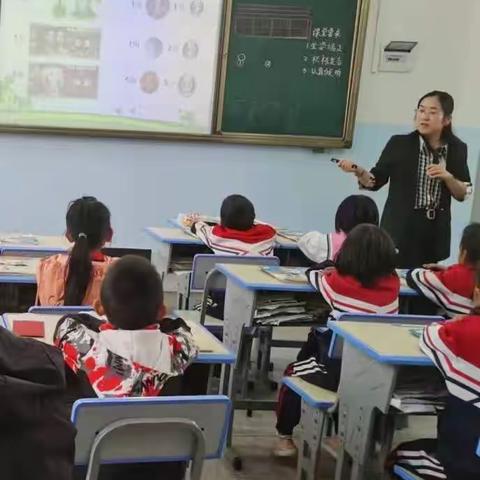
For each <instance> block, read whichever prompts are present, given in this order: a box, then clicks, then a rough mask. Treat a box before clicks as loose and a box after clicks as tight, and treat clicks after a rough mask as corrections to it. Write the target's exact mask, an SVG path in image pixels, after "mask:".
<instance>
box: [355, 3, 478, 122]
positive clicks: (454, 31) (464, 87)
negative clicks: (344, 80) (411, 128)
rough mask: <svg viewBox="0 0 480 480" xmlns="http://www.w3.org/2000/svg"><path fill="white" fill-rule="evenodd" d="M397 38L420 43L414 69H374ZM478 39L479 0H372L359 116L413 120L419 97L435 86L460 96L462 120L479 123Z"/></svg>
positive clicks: (458, 111)
mask: <svg viewBox="0 0 480 480" xmlns="http://www.w3.org/2000/svg"><path fill="white" fill-rule="evenodd" d="M377 19H378V29H377V28H376V23H377ZM392 40H410V41H418V42H419V45H418V46H417V47H416V48H417V49H418V52H417V55H418V60H417V65H416V68H415V70H414V71H413V72H412V73H409V74H396V73H382V72H376V73H374V72H373V71H374V70H376V67H377V66H378V59H379V55H380V50H381V48H383V47H384V46H385V45H387V44H388V43H389V42H390V41H392ZM479 44H480V2H479V1H478V0H371V15H370V21H369V29H368V38H367V52H366V55H365V61H364V69H363V77H362V88H361V95H360V102H359V111H358V121H360V122H370V123H389V124H403V123H405V122H408V120H409V119H411V118H413V111H414V108H415V107H416V100H417V99H418V98H419V97H420V96H421V95H422V94H423V93H426V92H427V91H430V90H434V89H436V90H446V91H448V92H450V93H451V94H452V95H453V96H454V97H455V100H456V103H457V109H456V113H455V120H456V122H457V124H458V125H461V126H473V127H479V126H480V120H479V107H480V96H479V95H478V94H477V90H478V78H479V76H480V62H479V61H478V46H479Z"/></svg>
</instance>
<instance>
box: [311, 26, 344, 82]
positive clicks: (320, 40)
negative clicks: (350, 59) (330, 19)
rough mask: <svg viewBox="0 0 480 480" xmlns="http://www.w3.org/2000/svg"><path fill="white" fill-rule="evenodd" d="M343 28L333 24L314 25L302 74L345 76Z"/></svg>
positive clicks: (331, 76)
mask: <svg viewBox="0 0 480 480" xmlns="http://www.w3.org/2000/svg"><path fill="white" fill-rule="evenodd" d="M342 36H343V35H342V30H341V28H338V27H333V26H323V25H318V26H314V27H313V29H312V38H311V39H310V41H309V42H306V50H307V51H306V52H305V54H304V55H303V64H304V65H303V66H302V74H303V75H305V76H312V77H327V78H334V79H335V78H336V79H340V78H342V76H343V69H342V66H343V65H344V64H345V63H346V62H345V61H344V58H343V54H344V49H343V44H342Z"/></svg>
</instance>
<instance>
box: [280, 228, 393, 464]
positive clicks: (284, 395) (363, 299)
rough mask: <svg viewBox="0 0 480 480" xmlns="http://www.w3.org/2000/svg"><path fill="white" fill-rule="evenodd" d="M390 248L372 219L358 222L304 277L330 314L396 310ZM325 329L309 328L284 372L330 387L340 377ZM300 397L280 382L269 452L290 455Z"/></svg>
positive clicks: (330, 388)
mask: <svg viewBox="0 0 480 480" xmlns="http://www.w3.org/2000/svg"><path fill="white" fill-rule="evenodd" d="M395 264H396V251H395V246H394V244H393V241H392V239H391V238H390V236H389V235H388V234H387V233H386V232H385V231H383V230H382V229H380V228H379V227H377V226H375V225H358V226H357V227H355V228H354V229H353V230H352V231H351V232H350V233H349V235H348V236H347V238H346V240H345V242H344V243H343V245H342V248H341V250H340V252H339V254H338V255H337V258H336V260H335V263H334V266H331V265H332V263H331V262H330V263H329V264H327V265H325V267H324V268H322V267H319V268H315V269H310V270H307V277H308V280H309V281H310V283H311V284H312V285H313V287H315V289H316V290H318V291H319V292H320V293H321V294H322V296H323V298H324V300H325V301H326V302H327V303H328V305H329V306H330V308H331V312H330V318H331V319H335V318H337V316H338V315H339V314H340V313H342V312H349V313H371V314H395V313H397V312H398V295H399V292H400V280H399V278H398V276H397V274H396V272H395ZM330 340H331V332H330V330H329V329H328V328H327V327H325V328H322V329H320V330H319V329H318V328H316V329H312V330H311V332H310V334H309V336H308V340H307V342H306V343H305V344H304V346H303V347H302V349H301V351H300V353H299V355H298V357H297V361H296V362H294V363H292V364H291V365H289V366H288V367H287V371H286V372H285V374H286V375H291V376H297V377H302V378H303V379H304V380H305V381H307V382H309V383H313V384H315V385H318V386H321V387H323V388H327V389H329V390H333V391H336V389H337V387H338V382H339V380H340V362H339V361H338V360H332V359H330V358H328V354H327V353H328V349H329V346H330ZM300 408H301V406H300V397H299V396H298V395H297V394H296V393H294V392H293V391H292V390H290V389H288V388H286V387H282V389H281V391H280V395H279V403H278V407H277V431H278V434H279V436H280V439H279V441H278V445H277V447H276V449H275V451H274V454H275V455H276V456H279V457H288V456H294V455H295V454H296V452H297V449H296V446H295V444H294V443H293V440H292V433H293V429H294V427H295V426H296V425H297V424H298V422H299V421H300Z"/></svg>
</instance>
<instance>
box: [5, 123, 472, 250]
mask: <svg viewBox="0 0 480 480" xmlns="http://www.w3.org/2000/svg"><path fill="white" fill-rule="evenodd" d="M406 131H408V125H403V126H402V125H401V126H399V125H396V126H393V125H392V126H385V125H381V126H379V125H370V124H360V125H358V126H357V130H356V135H355V142H354V148H353V149H352V150H349V151H345V152H334V153H326V154H315V153H312V152H311V151H309V150H302V149H290V148H270V147H250V146H239V145H212V144H206V143H205V144H203V143H185V144H179V143H160V142H151V141H131V140H112V139H96V138H73V137H53V136H37V135H35V136H34V135H1V136H0V165H1V177H0V178H1V180H2V188H1V191H0V205H1V210H0V211H1V214H0V231H22V232H35V233H47V234H55V233H60V232H63V231H64V228H65V227H64V214H65V210H66V206H67V203H68V201H69V200H71V199H73V198H76V197H78V196H80V195H84V194H88V195H96V196H98V197H99V198H100V199H102V200H103V201H104V202H105V203H106V204H107V205H108V206H109V207H110V209H111V211H112V215H113V222H114V228H115V233H116V237H115V243H116V244H122V245H130V246H134V245H139V246H140V245H147V244H148V243H147V238H146V237H145V235H144V234H143V232H142V229H143V227H144V226H146V225H162V224H165V222H166V219H167V218H169V217H172V216H175V215H176V214H177V213H178V212H179V211H191V210H194V211H199V212H206V213H212V214H213V213H216V212H217V211H218V208H219V204H220V202H221V200H222V199H223V197H224V196H226V195H227V194H229V193H243V194H245V195H247V196H248V197H250V198H251V199H252V200H253V201H254V203H255V205H256V209H257V215H258V217H259V218H262V219H264V220H267V221H270V222H272V223H274V224H276V225H279V226H288V227H290V228H294V229H302V230H307V229H312V228H316V229H320V230H329V229H331V228H332V226H333V216H334V213H335V210H336V207H337V205H338V204H339V202H340V201H341V200H342V199H343V198H344V197H345V196H346V195H348V194H350V193H353V192H355V191H356V183H355V181H354V179H353V178H352V177H350V176H348V175H344V174H342V173H341V172H340V171H338V169H337V168H336V167H335V166H334V165H333V164H331V163H330V162H329V161H328V159H329V158H330V157H331V156H333V155H334V156H341V157H347V158H353V159H354V160H355V161H357V162H359V163H362V164H363V165H366V166H369V165H372V164H373V163H374V162H375V161H376V159H377V158H378V155H379V153H380V152H381V150H382V147H383V146H384V144H385V143H386V141H387V140H388V138H389V137H390V136H391V135H393V134H395V133H401V132H406ZM457 133H458V134H459V135H460V136H461V137H462V138H463V139H464V140H465V141H466V142H467V143H468V144H469V148H470V157H469V163H470V168H471V173H472V177H473V176H474V175H475V171H476V166H477V161H478V158H479V153H480V135H479V133H480V132H479V129H458V130H457ZM385 195H386V191H385V192H378V193H376V194H374V198H375V199H376V200H377V201H378V204H379V206H380V207H381V206H382V205H383V202H384V200H385ZM470 213H471V201H470V202H467V203H465V204H462V205H456V206H455V207H454V242H455V243H456V239H457V237H458V233H459V231H460V230H461V228H463V226H464V225H465V224H466V223H467V222H468V221H469V219H470Z"/></svg>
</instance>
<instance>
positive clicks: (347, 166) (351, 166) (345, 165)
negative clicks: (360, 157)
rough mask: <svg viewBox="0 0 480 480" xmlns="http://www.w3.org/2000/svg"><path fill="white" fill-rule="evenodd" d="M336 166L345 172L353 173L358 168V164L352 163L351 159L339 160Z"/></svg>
mask: <svg viewBox="0 0 480 480" xmlns="http://www.w3.org/2000/svg"><path fill="white" fill-rule="evenodd" d="M338 166H339V167H340V168H341V169H342V170H343V171H344V172H347V173H354V172H356V171H357V169H358V165H356V164H355V163H353V162H352V161H351V160H340V161H339V162H338Z"/></svg>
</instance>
